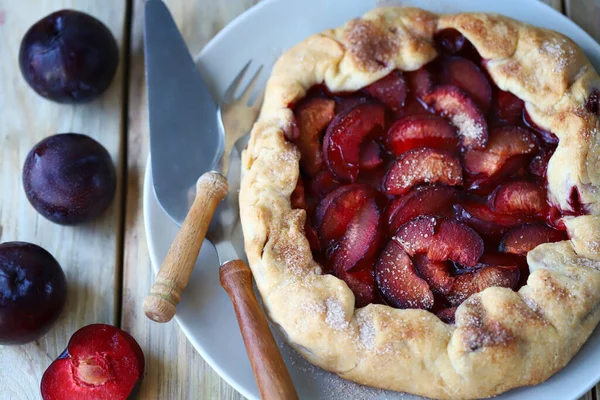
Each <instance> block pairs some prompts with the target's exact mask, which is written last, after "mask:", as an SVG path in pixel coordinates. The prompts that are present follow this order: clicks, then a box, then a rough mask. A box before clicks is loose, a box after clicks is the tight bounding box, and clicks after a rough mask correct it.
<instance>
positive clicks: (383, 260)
mask: <svg viewBox="0 0 600 400" xmlns="http://www.w3.org/2000/svg"><path fill="white" fill-rule="evenodd" d="M375 280H376V281H377V285H378V287H379V290H380V291H381V293H382V294H383V295H384V297H385V299H386V300H387V301H388V302H389V303H390V304H391V305H393V306H394V307H398V308H421V309H425V310H427V309H430V308H431V307H433V302H434V298H433V293H432V292H431V289H429V285H427V282H425V281H424V280H423V279H421V278H420V277H419V275H417V272H416V271H415V268H414V266H413V263H412V261H411V260H410V257H409V256H408V254H406V252H405V251H404V250H403V249H402V247H401V246H400V245H399V244H398V243H397V242H396V241H395V240H393V239H392V240H390V241H389V242H388V244H387V245H386V247H385V249H384V250H383V251H382V253H381V256H380V257H379V261H378V262H377V265H376V266H375Z"/></svg>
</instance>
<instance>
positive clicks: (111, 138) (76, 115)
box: [0, 0, 126, 399]
mask: <svg viewBox="0 0 600 400" xmlns="http://www.w3.org/2000/svg"><path fill="white" fill-rule="evenodd" d="M125 5H126V3H125V2H123V1H122V0H105V1H102V2H98V1H94V0H29V1H26V2H21V1H12V0H0V59H1V60H3V61H2V62H1V63H0V110H2V111H1V112H0V127H1V128H0V171H2V173H1V174H0V188H1V190H2V196H0V241H1V242H6V241H13V240H21V241H29V242H33V243H36V244H39V245H41V246H42V247H44V248H45V249H47V250H48V251H49V252H50V253H52V254H53V255H54V256H55V257H56V259H57V260H58V261H59V262H60V264H61V265H62V267H63V269H64V271H65V274H66V276H67V282H68V287H69V289H68V295H67V296H68V297H67V306H66V308H65V310H64V311H63V313H62V315H61V317H60V319H59V321H58V323H57V324H56V325H55V326H54V327H53V329H52V330H51V331H50V332H49V333H48V334H47V335H45V336H44V337H42V338H41V339H39V340H37V341H35V342H33V343H30V344H27V345H23V346H0V365H1V366H2V368H0V398H2V399H36V398H39V397H40V394H39V385H40V379H41V377H42V374H43V372H44V370H45V369H46V367H47V366H48V365H49V364H50V362H51V361H52V360H53V359H54V358H55V357H56V356H57V355H59V354H60V353H61V352H62V351H63V349H64V348H65V346H66V344H67V341H68V339H69V337H70V336H71V334H72V333H73V332H74V331H76V330H77V329H78V328H80V327H82V326H84V325H87V324H90V323H94V322H104V323H110V324H114V323H115V319H116V315H117V309H116V305H117V304H118V301H117V297H118V293H119V290H117V287H118V286H119V285H118V283H119V282H120V259H121V256H120V253H121V251H120V243H121V239H120V237H118V236H119V235H118V234H117V233H116V232H117V231H118V230H119V229H120V227H121V222H120V219H121V215H120V214H121V211H120V210H121V201H120V200H121V198H122V196H121V194H120V193H117V196H116V200H115V202H114V203H113V205H112V206H111V208H110V209H109V210H108V211H107V212H106V213H105V214H104V215H102V216H101V217H100V218H99V219H98V220H96V221H94V222H92V223H88V224H84V225H81V226H76V227H63V226H59V225H56V224H53V223H51V222H49V221H47V220H46V219H44V218H43V217H41V216H39V215H38V214H37V213H36V212H35V210H34V209H33V208H32V207H31V206H30V204H29V202H28V201H27V199H26V197H25V193H24V192H23V188H22V184H21V167H22V165H23V162H24V160H25V157H26V155H27V153H28V152H29V150H30V149H31V148H32V147H33V146H34V145H35V144H36V143H37V142H39V141H40V140H42V139H43V138H44V137H46V136H49V135H52V134H55V133H64V132H77V133H84V134H87V135H89V136H91V137H93V138H94V139H96V140H98V141H99V142H100V143H102V144H103V145H104V146H105V147H106V148H107V149H108V151H109V152H110V154H111V156H112V158H113V160H114V162H115V163H116V164H117V165H119V164H120V163H121V160H123V157H122V154H121V153H122V143H123V141H122V139H123V134H124V132H123V129H122V128H123V126H122V115H121V112H122V105H123V102H122V95H123V92H122V89H123V73H122V66H123V62H121V67H120V68H119V72H118V73H117V76H116V78H115V80H114V82H113V83H112V85H111V87H110V88H109V90H108V91H107V92H106V93H104V95H103V96H102V97H101V98H100V99H99V100H97V101H94V102H92V103H89V104H85V105H80V106H70V105H60V104H56V103H53V102H51V101H48V100H46V99H43V98H42V97H40V96H38V95H37V94H36V93H35V92H34V91H33V90H32V89H30V88H29V86H28V85H27V83H26V82H25V80H24V79H23V78H22V76H21V73H20V71H19V67H18V52H19V45H20V41H21V38H22V37H23V35H24V34H25V32H26V30H27V29H28V28H29V27H30V26H31V25H32V24H33V23H35V22H36V21H37V20H39V19H41V18H42V17H44V16H46V15H47V14H50V13H51V12H53V11H57V10H59V9H63V8H70V9H78V10H82V11H85V12H87V13H89V14H91V15H93V16H95V17H96V18H98V19H100V20H101V21H102V22H104V23H105V24H106V25H107V26H108V27H109V29H110V30H111V32H112V33H113V35H114V36H115V38H116V39H117V41H118V42H119V45H120V46H121V45H122V42H123V32H124V20H125ZM121 48H122V46H121ZM121 169H122V168H120V167H119V168H118V170H119V182H120V181H121V173H120V172H121ZM119 187H121V184H120V183H119ZM119 192H120V190H119Z"/></svg>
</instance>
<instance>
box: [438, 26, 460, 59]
mask: <svg viewBox="0 0 600 400" xmlns="http://www.w3.org/2000/svg"><path fill="white" fill-rule="evenodd" d="M433 39H434V41H435V43H436V44H437V46H438V48H440V49H442V50H443V51H444V52H446V53H448V54H456V53H458V52H459V51H461V50H462V49H463V47H464V45H465V43H466V40H465V37H464V36H463V34H462V33H460V32H459V31H457V30H456V29H454V28H446V29H442V30H441V31H439V32H436V34H435V35H434V37H433Z"/></svg>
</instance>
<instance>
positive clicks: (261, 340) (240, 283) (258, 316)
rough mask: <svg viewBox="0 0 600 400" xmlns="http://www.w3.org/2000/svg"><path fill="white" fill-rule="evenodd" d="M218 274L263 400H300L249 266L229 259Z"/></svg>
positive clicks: (240, 261)
mask: <svg viewBox="0 0 600 400" xmlns="http://www.w3.org/2000/svg"><path fill="white" fill-rule="evenodd" d="M219 277H220V280H221V286H223V288H224V289H225V291H227V294H228V295H229V297H231V302H232V303H233V308H234V309H235V315H236V317H237V320H238V324H239V325H240V331H242V337H243V338H244V344H245V345H246V351H247V352H248V358H250V364H251V365H252V371H254V378H255V379H256V383H257V385H258V390H259V392H260V397H261V399H263V400H297V399H298V394H297V393H296V389H295V388H294V383H293V382H292V378H291V377H290V374H289V372H288V370H287V367H286V366H285V363H284V362H283V358H282V357H281V353H280V352H279V347H277V343H276V342H275V339H274V338H273V335H272V334H271V330H270V329H269V323H268V322H267V318H266V317H265V314H264V313H263V312H262V310H261V309H260V306H259V305H258V301H257V300H256V296H255V295H254V291H253V290H252V272H251V271H250V268H248V266H247V265H246V264H245V263H244V262H243V261H242V260H234V261H229V262H226V263H225V264H223V265H222V266H221V268H220V269H219Z"/></svg>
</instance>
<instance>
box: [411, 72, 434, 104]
mask: <svg viewBox="0 0 600 400" xmlns="http://www.w3.org/2000/svg"><path fill="white" fill-rule="evenodd" d="M406 79H407V81H408V87H409V88H410V90H411V91H412V92H413V93H414V94H415V96H416V97H418V98H420V99H421V100H423V99H425V97H426V96H427V95H428V94H429V93H430V92H431V90H432V89H433V77H432V76H431V73H429V71H428V70H427V67H426V66H423V67H421V68H419V69H418V70H416V71H412V72H407V73H406Z"/></svg>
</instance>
